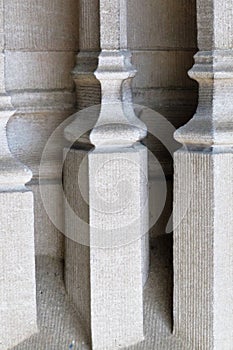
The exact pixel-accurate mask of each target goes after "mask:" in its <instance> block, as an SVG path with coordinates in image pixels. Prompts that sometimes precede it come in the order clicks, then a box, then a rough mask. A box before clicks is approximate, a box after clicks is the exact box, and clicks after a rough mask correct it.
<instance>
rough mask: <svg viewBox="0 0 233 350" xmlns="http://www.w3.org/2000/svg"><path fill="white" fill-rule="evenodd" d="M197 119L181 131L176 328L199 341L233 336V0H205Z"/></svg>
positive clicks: (213, 345) (223, 341) (228, 341)
mask: <svg viewBox="0 0 233 350" xmlns="http://www.w3.org/2000/svg"><path fill="white" fill-rule="evenodd" d="M197 18H198V44H199V50H200V51H199V52H198V53H197V54H196V56H195V65H194V67H193V68H192V70H191V71H190V72H189V75H190V77H192V78H193V79H195V80H197V81H198V82H199V104H198V108H197V112H196V114H195V116H194V117H193V119H192V120H191V121H190V122H188V123H187V124H186V125H185V126H184V127H182V128H180V129H179V130H178V131H177V132H176V134H175V138H176V140H177V141H179V142H180V143H182V144H183V148H182V149H180V150H179V151H178V152H176V154H175V159H174V161H175V188H174V197H175V201H174V211H175V213H174V333H175V334H176V335H177V336H179V337H181V338H183V339H184V340H185V341H186V342H187V344H189V345H190V346H191V348H192V349H200V350H207V349H208V350H212V349H214V350H221V349H224V350H230V349H232V344H233V330H232V324H233V215H232V213H233V200H232V199H233V165H232V164H233V103H232V101H233V26H232V22H233V3H232V1H231V0H225V1H221V0H205V1H203V0H198V1H197Z"/></svg>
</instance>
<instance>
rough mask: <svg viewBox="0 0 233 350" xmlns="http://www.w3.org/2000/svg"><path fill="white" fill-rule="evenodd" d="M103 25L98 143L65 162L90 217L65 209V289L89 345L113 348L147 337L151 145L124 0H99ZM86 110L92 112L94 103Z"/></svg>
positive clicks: (72, 192) (71, 187)
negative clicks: (136, 101)
mask: <svg viewBox="0 0 233 350" xmlns="http://www.w3.org/2000/svg"><path fill="white" fill-rule="evenodd" d="M100 27H101V49H102V51H101V54H100V56H99V65H98V69H97V71H96V73H95V75H96V78H97V79H98V81H100V83H101V89H102V101H101V108H100V112H99V109H97V111H98V113H99V118H98V120H97V122H96V124H95V125H94V128H93V130H92V131H91V134H90V141H89V148H90V146H92V147H93V146H94V149H93V150H91V151H89V152H88V157H86V159H85V150H83V152H81V149H80V148H79V150H77V147H78V146H77V142H76V143H75V147H74V148H73V149H71V150H70V151H69V152H68V153H66V160H65V165H64V188H65V192H66V195H67V199H68V201H69V203H70V205H71V206H72V207H73V209H74V210H75V211H76V214H77V215H80V216H82V219H84V220H87V221H88V224H89V226H88V229H87V227H86V226H85V225H84V227H83V231H82V232H80V230H82V228H81V227H80V226H79V225H78V220H77V221H75V219H72V215H71V216H70V211H69V210H68V209H66V217H65V230H66V235H67V237H68V239H67V240H66V269H65V274H66V276H65V279H66V287H67V291H68V294H69V295H71V297H72V300H75V304H76V306H77V308H78V311H79V313H80V315H81V316H82V317H83V318H84V323H85V328H86V330H87V332H88V333H90V337H91V342H92V348H93V349H94V350H114V349H119V348H123V347H126V346H129V345H133V344H136V343H138V342H140V341H141V340H143V337H144V334H143V285H144V283H145V280H146V277H147V275H148V264H149V263H148V262H149V246H148V234H147V233H148V175H147V166H148V165H147V149H146V147H144V146H143V145H142V144H141V143H140V140H141V139H142V138H144V137H145V136H146V126H145V125H144V124H143V123H142V122H141V121H139V120H138V119H137V118H136V115H135V114H134V110H133V105H132V96H131V80H132V78H133V77H134V75H135V73H136V72H135V69H134V67H133V66H132V64H131V54H130V51H129V50H128V48H127V1H120V2H119V1H111V2H109V1H106V0H101V1H100ZM87 111H88V110H87ZM84 113H85V112H84ZM86 117H87V118H89V119H90V118H91V117H92V115H91V110H90V112H89V117H88V112H87V113H86ZM79 123H80V119H77V120H75V121H74V122H73V123H71V124H70V125H69V126H68V127H67V128H66V131H65V134H66V137H67V138H68V139H69V140H72V139H73V141H75V135H76V134H77V133H76V132H77V131H78V125H79ZM92 127H93V125H92ZM81 163H82V170H83V171H84V173H86V174H88V182H87V183H86V182H85V181H84V182H83V180H84V177H81V178H80V179H78V174H77V175H76V177H75V169H76V173H77V172H78V170H79V169H78V166H79V167H80V164H81ZM71 174H73V177H72V176H71ZM79 175H80V174H79ZM81 176H82V175H81ZM78 180H81V181H80V182H81V187H82V189H81V190H80V189H79V190H78V183H77V182H78ZM71 181H75V183H74V184H72V183H71ZM82 191H84V192H87V194H88V195H87V198H85V200H86V201H87V202H88V203H85V201H82V200H81V201H80V200H79V201H77V199H78V198H80V196H81V195H83V192H82ZM84 197H85V196H84ZM87 204H89V215H86V209H87V207H86V205H87ZM75 230H76V232H75ZM78 231H79V232H78ZM83 233H84V235H85V234H86V236H87V237H86V240H85V239H84V241H83V243H84V244H86V247H81V244H77V243H82V242H80V241H82V238H81V237H83ZM70 238H71V239H70ZM74 247H76V248H74ZM71 251H72V256H70V257H69V256H68V255H67V253H68V252H71ZM72 259H73V260H72ZM78 275H79V279H77V276H78ZM84 280H85V281H86V282H84V284H83V283H82V282H81V281H84ZM75 286H76V289H75ZM84 286H85V290H84ZM75 294H76V295H79V296H80V298H77V297H76V296H75ZM80 300H82V302H81V303H80Z"/></svg>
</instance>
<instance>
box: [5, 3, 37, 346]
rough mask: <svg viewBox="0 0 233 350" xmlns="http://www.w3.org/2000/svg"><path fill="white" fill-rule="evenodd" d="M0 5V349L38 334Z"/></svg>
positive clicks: (23, 171)
mask: <svg viewBox="0 0 233 350" xmlns="http://www.w3.org/2000/svg"><path fill="white" fill-rule="evenodd" d="M3 8H4V6H3V1H0V17H1V18H0V26H1V28H0V46H1V52H0V212H1V219H0V247H1V248H0V249H1V253H0V349H1V350H6V349H10V348H12V347H13V346H15V345H17V344H18V343H19V342H21V341H23V340H24V339H26V338H27V337H30V336H31V335H32V334H34V333H35V332H36V331H37V324H36V282H35V256H34V255H35V252H34V214H33V195H32V192H31V191H29V190H28V189H27V188H26V187H25V183H27V182H28V181H29V180H30V179H31V176H32V174H31V171H30V170H29V169H28V168H27V167H25V166H24V165H23V164H21V163H20V162H18V161H17V160H16V159H14V157H13V156H12V154H11V152H10V150H9V148H8V141H7V135H6V125H7V122H8V120H9V118H10V117H11V116H12V115H13V114H14V111H13V108H12V105H11V99H10V97H9V96H8V95H7V94H6V91H5V56H4V25H3V24H4V11H3Z"/></svg>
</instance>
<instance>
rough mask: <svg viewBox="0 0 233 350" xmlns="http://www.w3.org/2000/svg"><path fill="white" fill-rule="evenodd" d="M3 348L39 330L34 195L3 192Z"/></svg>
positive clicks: (0, 286) (0, 224) (0, 296)
mask: <svg viewBox="0 0 233 350" xmlns="http://www.w3.org/2000/svg"><path fill="white" fill-rule="evenodd" d="M0 208H1V214H2V215H1V221H0V232H1V235H0V246H1V254H0V278H1V283H0V349H1V350H6V349H10V348H11V347H13V346H14V345H17V344H18V343H20V342H21V341H23V340H25V339H26V338H29V337H30V336H31V335H33V334H34V333H36V332H37V321H36V316H37V315H36V284H35V261H34V259H35V256H34V237H33V231H34V228H33V224H34V222H33V195H32V193H31V192H29V191H26V190H24V191H19V192H17V191H11V192H1V193H0Z"/></svg>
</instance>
